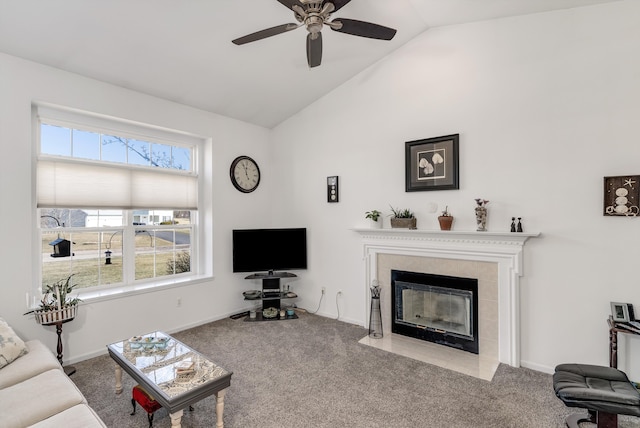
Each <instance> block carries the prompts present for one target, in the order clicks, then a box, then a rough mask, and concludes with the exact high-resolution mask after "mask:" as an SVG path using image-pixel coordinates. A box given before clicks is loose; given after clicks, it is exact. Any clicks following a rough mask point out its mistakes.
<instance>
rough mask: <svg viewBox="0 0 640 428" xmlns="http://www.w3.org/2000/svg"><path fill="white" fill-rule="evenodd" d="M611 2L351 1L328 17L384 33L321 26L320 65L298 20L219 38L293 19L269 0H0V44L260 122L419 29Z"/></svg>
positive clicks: (311, 97) (280, 116)
mask: <svg viewBox="0 0 640 428" xmlns="http://www.w3.org/2000/svg"><path fill="white" fill-rule="evenodd" d="M325 1H330V0H325ZM337 1H338V0H337ZM340 1H341V2H342V3H344V0H340ZM611 1H618V0H352V1H351V2H348V4H346V5H344V7H343V8H341V9H340V10H338V11H336V12H335V13H334V14H333V15H332V19H335V18H350V19H357V20H362V21H368V22H372V23H376V24H381V25H384V26H387V27H391V28H394V29H396V30H397V34H396V36H395V37H394V38H393V40H391V41H381V40H374V39H368V38H363V37H355V36H351V35H347V34H342V33H339V32H335V31H331V29H330V28H328V27H327V26H325V27H324V28H323V30H322V35H323V55H322V64H321V65H320V66H319V67H314V68H309V67H308V65H307V58H306V47H305V46H306V36H307V31H306V30H305V29H304V27H303V28H299V29H297V30H294V31H288V32H286V33H284V34H279V35H276V36H273V37H269V38H266V39H263V40H259V41H256V42H252V43H249V44H245V45H242V46H236V45H234V44H232V43H231V40H233V39H236V38H238V37H241V36H244V35H247V34H249V33H253V32H255V31H258V30H262V29H265V28H269V27H274V26H278V25H281V24H286V23H296V22H297V21H296V20H295V18H294V14H293V12H292V11H291V10H290V9H288V8H287V7H286V6H284V5H283V4H281V2H280V1H279V0H184V1H177V0H107V1H99V0H56V1H51V0H0V52H4V53H6V54H9V55H13V56H17V57H21V58H24V59H28V60H31V61H35V62H38V63H41V64H45V65H49V66H52V67H55V68H59V69H62V70H66V71H70V72H73V73H77V74H80V75H83V76H87V77H91V78H94V79H97V80H101V81H104V82H108V83H112V84H115V85H118V86H121V87H124V88H129V89H133V90H135V91H138V92H142V93H146V94H150V95H154V96H157V97H161V98H165V99H168V100H172V101H175V102H178V103H182V104H186V105H189V106H193V107H197V108H199V109H202V110H206V111H210V112H214V113H218V114H221V115H224V116H228V117H231V118H236V119H239V120H242V121H245V122H249V123H254V124H257V125H260V126H264V127H268V128H272V127H274V126H275V125H277V124H279V123H280V122H282V121H283V120H285V119H287V118H288V117H290V116H291V115H293V114H294V113H296V112H297V111H299V110H301V109H303V108H304V107H305V106H307V105H309V104H310V103H312V102H313V101H315V100H317V99H318V98H320V97H322V96H323V95H324V94H326V93H328V92H330V91H331V90H333V89H334V88H336V87H337V86H339V85H340V84H341V83H342V82H344V81H346V80H348V79H350V78H351V77H353V76H354V75H356V74H357V73H359V72H360V71H362V70H364V69H365V68H367V67H368V66H370V65H371V64H373V63H375V62H376V61H378V60H380V59H381V58H383V57H384V56H386V55H388V54H389V53H391V52H392V51H394V50H396V49H398V48H399V47H400V46H402V45H404V44H405V43H407V42H408V41H409V40H411V39H412V38H414V37H416V36H417V35H418V34H421V33H423V32H424V31H426V30H428V29H429V28H434V27H438V26H445V25H454V24H461V23H467V22H473V21H480V20H487V19H494V18H502V17H508V16H515V15H524V14H531V13H539V12H545V11H551V10H557V9H568V8H573V7H581V6H590V5H594V4H598V3H608V2H611ZM283 3H287V0H283ZM15 78H16V79H19V78H20V76H16V77H15Z"/></svg>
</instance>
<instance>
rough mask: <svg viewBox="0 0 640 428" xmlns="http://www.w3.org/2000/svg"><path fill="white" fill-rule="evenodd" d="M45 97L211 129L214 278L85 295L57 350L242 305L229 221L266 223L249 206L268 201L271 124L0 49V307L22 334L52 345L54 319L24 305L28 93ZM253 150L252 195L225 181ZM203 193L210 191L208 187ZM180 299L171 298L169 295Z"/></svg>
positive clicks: (84, 352)
mask: <svg viewBox="0 0 640 428" xmlns="http://www.w3.org/2000/svg"><path fill="white" fill-rule="evenodd" d="M33 101H46V102H50V103H54V104H59V105H64V106H68V107H72V108H77V109H82V110H86V111H91V112H96V113H101V114H106V115H112V116H115V117H120V118H125V119H129V120H133V121H139V122H143V123H148V124H153V125H159V126H163V127H168V128H172V129H177V130H182V131H186V132H190V133H193V134H196V135H200V136H204V137H209V138H211V139H212V141H213V153H212V159H213V164H212V165H207V167H208V168H211V169H212V170H213V175H212V176H213V184H212V185H213V206H214V208H213V215H212V216H211V215H210V216H209V217H208V218H206V219H205V220H204V224H205V225H207V226H208V227H211V225H213V256H212V257H213V263H214V274H215V279H213V280H209V281H204V282H201V283H199V284H194V285H191V286H186V287H177V288H171V289H166V290H163V291H156V292H150V293H146V294H142V295H136V296H131V297H126V298H120V299H115V300H108V301H101V302H93V303H91V302H88V304H83V305H82V307H81V309H80V311H79V315H78V317H77V318H76V319H75V320H74V321H73V322H71V323H67V324H65V325H64V328H63V331H64V360H65V362H73V361H77V360H79V359H83V358H86V357H87V356H90V355H95V354H96V353H100V352H105V351H106V348H105V346H106V345H107V344H108V343H111V342H113V341H116V340H118V339H121V338H123V337H129V336H131V335H133V334H137V333H142V332H149V331H153V330H155V329H160V330H166V331H169V332H171V331H176V330H180V329H182V328H184V327H187V326H192V325H197V324H201V323H204V322H206V321H208V320H213V319H218V318H221V317H225V316H227V315H229V314H232V313H235V312H238V311H240V310H241V309H243V308H244V307H245V306H246V303H245V302H243V300H242V294H241V291H243V290H245V289H248V288H251V286H250V284H248V283H247V281H245V280H244V279H243V276H242V275H238V274H232V273H231V256H230V248H231V229H233V228H234V227H254V226H255V227H257V226H265V225H268V223H267V222H268V219H265V218H263V217H257V216H256V215H255V207H257V206H264V205H265V204H266V203H267V201H268V194H269V191H268V189H269V186H270V183H269V178H268V177H269V175H270V174H269V172H270V169H271V168H270V165H269V164H268V160H269V156H268V150H269V146H268V136H269V131H268V130H267V129H264V128H260V127H257V126H253V125H248V124H245V123H241V122H238V121H235V120H231V119H228V118H224V117H221V116H217V115H214V114H210V113H206V112H203V111H200V110H196V109H193V108H189V107H185V106H183V105H179V104H176V103H172V102H168V101H164V100H160V99H157V98H153V97H149V96H146V95H143V94H139V93H135V92H131V91H128V90H125V89H122V88H118V87H115V86H111V85H107V84H104V83H101V82H97V81H95V80H91V79H86V78H82V77H79V76H77V75H73V74H70V73H66V72H62V71H60V70H56V69H53V68H49V67H45V66H41V65H37V64H34V63H31V62H28V61H23V60H20V59H18V58H15V57H11V56H7V55H4V54H0V148H1V152H2V168H0V236H1V237H2V239H3V241H4V243H3V244H2V245H1V246H0V273H1V277H2V279H1V280H0V296H1V297H0V317H3V318H5V319H6V320H7V321H8V322H9V323H10V324H11V325H12V326H13V327H14V329H15V330H16V331H17V332H18V334H20V335H21V336H22V337H24V338H25V339H41V340H42V341H44V343H47V344H50V345H51V348H52V349H55V343H56V335H55V328H54V327H41V326H39V325H37V324H36V322H35V321H34V319H33V317H32V316H23V315H22V314H23V313H24V312H26V310H27V308H26V301H25V300H26V299H25V295H26V292H27V291H30V290H31V286H32V285H33V284H34V283H36V282H37V277H36V276H35V274H34V269H33V267H32V265H31V261H32V260H33V254H32V249H31V242H33V241H32V239H31V236H32V233H33V230H34V225H36V224H37V223H38V221H37V219H35V214H34V213H33V209H32V197H33V196H32V195H33V192H32V188H33V176H32V168H31V166H32V162H33V159H34V156H35V154H34V153H33V151H32V138H31V132H32V130H31V103H32V102H33ZM241 154H249V155H251V156H252V157H254V159H256V160H257V161H258V162H259V163H260V166H261V168H262V170H263V173H264V175H265V179H264V180H263V182H262V184H261V186H260V187H259V188H258V190H256V191H255V192H254V193H252V194H250V195H244V194H240V193H239V192H238V191H236V190H235V189H234V188H233V186H231V183H230V181H229V165H230V163H231V161H232V160H233V159H234V158H235V157H236V156H238V155H241ZM209 199H211V195H209ZM178 297H180V298H181V299H182V305H181V307H177V305H176V303H177V299H178Z"/></svg>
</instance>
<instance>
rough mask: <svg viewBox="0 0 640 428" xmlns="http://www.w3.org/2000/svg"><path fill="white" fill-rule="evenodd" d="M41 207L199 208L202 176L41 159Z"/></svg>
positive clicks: (39, 167)
mask: <svg viewBox="0 0 640 428" xmlns="http://www.w3.org/2000/svg"><path fill="white" fill-rule="evenodd" d="M37 201H38V208H54V207H64V208H112V209H173V210H196V209H197V208H198V178H197V177H196V176H194V175H192V174H188V173H182V172H180V171H173V170H167V169H152V168H135V167H131V166H128V165H114V166H109V165H103V164H98V163H84V162H77V161H66V160H58V159H55V160H50V159H41V160H39V161H38V168H37Z"/></svg>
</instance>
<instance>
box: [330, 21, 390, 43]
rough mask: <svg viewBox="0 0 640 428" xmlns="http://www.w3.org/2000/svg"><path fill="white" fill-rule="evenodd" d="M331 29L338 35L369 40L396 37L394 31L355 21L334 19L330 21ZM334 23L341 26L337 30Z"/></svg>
mask: <svg viewBox="0 0 640 428" xmlns="http://www.w3.org/2000/svg"><path fill="white" fill-rule="evenodd" d="M331 23H332V24H334V25H331V29H332V30H333V31H338V32H340V33H346V34H351V35H352V36H360V37H368V38H370V39H379V40H391V39H393V36H395V35H396V30H394V29H393V28H389V27H383V26H382V25H378V24H372V23H371V22H365V21H357V20H355V19H346V18H336V19H334V20H333V21H331ZM336 23H340V24H342V27H340V28H337V26H336V25H335V24H336Z"/></svg>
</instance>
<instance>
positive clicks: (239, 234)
mask: <svg viewBox="0 0 640 428" xmlns="http://www.w3.org/2000/svg"><path fill="white" fill-rule="evenodd" d="M306 268H307V229H306V228H289V229H236V230H234V231H233V271H234V272H265V271H266V272H270V273H271V272H273V271H283V270H298V269H306Z"/></svg>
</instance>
